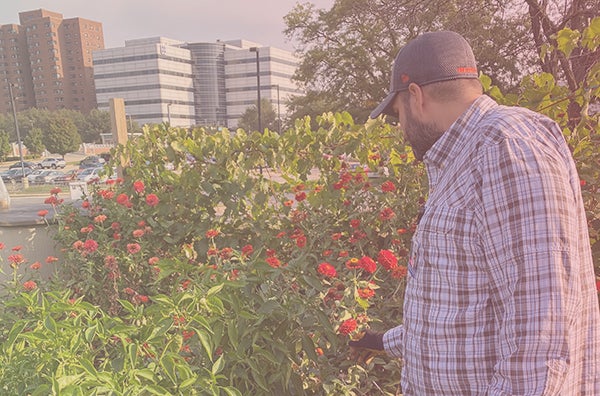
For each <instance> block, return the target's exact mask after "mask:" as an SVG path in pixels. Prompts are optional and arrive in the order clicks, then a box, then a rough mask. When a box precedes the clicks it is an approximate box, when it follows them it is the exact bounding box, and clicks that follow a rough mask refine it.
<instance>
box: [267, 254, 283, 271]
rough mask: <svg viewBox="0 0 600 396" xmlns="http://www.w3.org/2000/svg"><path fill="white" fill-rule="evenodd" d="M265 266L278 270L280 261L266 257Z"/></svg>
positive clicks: (272, 257)
mask: <svg viewBox="0 0 600 396" xmlns="http://www.w3.org/2000/svg"><path fill="white" fill-rule="evenodd" d="M266 261H267V264H269V265H270V266H271V267H273V268H279V267H280V266H281V261H279V259H278V258H277V257H274V256H271V257H267V260H266Z"/></svg>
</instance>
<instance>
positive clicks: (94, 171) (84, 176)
mask: <svg viewBox="0 0 600 396" xmlns="http://www.w3.org/2000/svg"><path fill="white" fill-rule="evenodd" d="M116 178H117V170H116V169H113V172H112V174H111V175H110V176H107V174H106V169H105V168H104V167H96V168H85V169H83V170H82V171H81V172H79V173H78V174H77V180H79V181H84V182H86V183H93V182H98V181H99V182H105V181H106V180H108V179H116Z"/></svg>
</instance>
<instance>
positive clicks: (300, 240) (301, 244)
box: [296, 235, 306, 248]
mask: <svg viewBox="0 0 600 396" xmlns="http://www.w3.org/2000/svg"><path fill="white" fill-rule="evenodd" d="M296 246H298V247H299V248H303V247H304V246H306V237H305V236H304V235H301V236H299V237H298V238H296Z"/></svg>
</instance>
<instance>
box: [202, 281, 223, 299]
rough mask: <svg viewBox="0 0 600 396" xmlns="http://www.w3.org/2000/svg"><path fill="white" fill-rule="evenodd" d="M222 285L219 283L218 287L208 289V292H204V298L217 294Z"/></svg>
mask: <svg viewBox="0 0 600 396" xmlns="http://www.w3.org/2000/svg"><path fill="white" fill-rule="evenodd" d="M223 286H224V284H223V283H221V284H220V285H217V286H213V287H211V288H210V289H208V291H207V292H206V297H210V296H212V295H214V294H217V293H218V292H220V291H221V290H222V289H223Z"/></svg>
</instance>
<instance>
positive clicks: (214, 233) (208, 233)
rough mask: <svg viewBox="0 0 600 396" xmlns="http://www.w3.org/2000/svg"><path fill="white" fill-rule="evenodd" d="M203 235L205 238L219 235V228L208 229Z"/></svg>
mask: <svg viewBox="0 0 600 396" xmlns="http://www.w3.org/2000/svg"><path fill="white" fill-rule="evenodd" d="M205 235H206V237H207V238H214V237H216V236H217V235H219V230H212V229H211V230H208V231H206V234H205Z"/></svg>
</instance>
